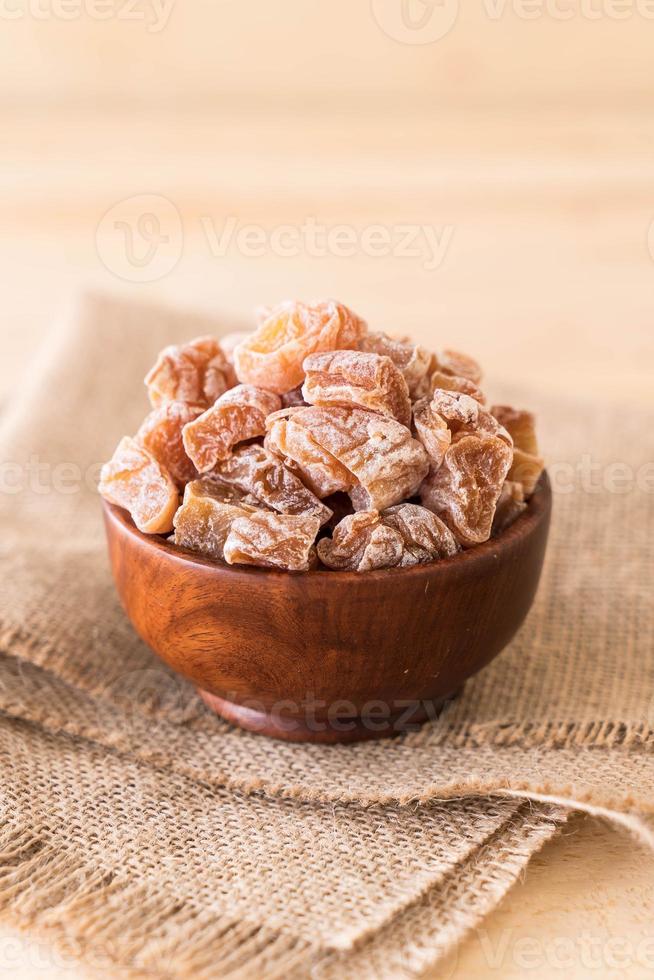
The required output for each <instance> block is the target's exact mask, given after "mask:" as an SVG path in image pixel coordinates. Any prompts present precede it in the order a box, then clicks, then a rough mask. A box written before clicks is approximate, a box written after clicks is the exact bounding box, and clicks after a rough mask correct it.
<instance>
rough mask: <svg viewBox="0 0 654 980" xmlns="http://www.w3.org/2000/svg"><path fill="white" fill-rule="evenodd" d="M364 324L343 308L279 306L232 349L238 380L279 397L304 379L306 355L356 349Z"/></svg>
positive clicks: (332, 304)
mask: <svg viewBox="0 0 654 980" xmlns="http://www.w3.org/2000/svg"><path fill="white" fill-rule="evenodd" d="M366 329H367V328H366V325H365V323H364V321H363V320H361V319H360V318H359V317H358V316H357V315H356V313H353V312H352V311H351V310H349V309H348V308H347V307H346V306H343V304H342V303H336V302H335V301H334V300H324V301H322V302H318V303H312V304H306V303H294V302H293V303H282V304H281V305H280V306H278V307H276V308H275V309H274V310H271V311H270V312H269V315H268V316H267V317H266V319H265V320H264V321H263V323H261V324H260V326H259V327H258V329H257V330H256V331H255V332H254V333H253V334H252V336H251V337H249V338H248V339H247V340H245V341H243V343H241V344H239V345H238V346H237V347H236V349H235V350H234V362H235V366H236V374H237V376H238V378H239V381H242V382H245V383H247V384H253V385H260V386H261V387H265V388H269V389H270V390H271V391H275V392H277V393H278V394H280V395H281V394H283V393H284V392H287V391H290V390H291V389H293V388H296V387H297V386H298V385H300V384H301V383H302V381H303V380H304V371H303V368H302V362H303V361H304V359H305V357H307V356H308V355H309V354H313V353H316V352H317V351H325V350H347V349H350V348H354V347H357V345H358V344H359V342H360V340H361V338H362V336H363V335H364V333H365V331H366Z"/></svg>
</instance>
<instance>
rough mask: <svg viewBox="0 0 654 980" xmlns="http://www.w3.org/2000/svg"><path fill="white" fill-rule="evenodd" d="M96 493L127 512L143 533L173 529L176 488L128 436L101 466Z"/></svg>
mask: <svg viewBox="0 0 654 980" xmlns="http://www.w3.org/2000/svg"><path fill="white" fill-rule="evenodd" d="M98 490H99V492H100V493H101V495H102V496H103V497H104V498H105V500H108V501H109V503H112V504H116V506H117V507H123V508H124V509H125V510H127V511H129V513H130V515H131V517H132V520H133V521H134V523H135V524H136V526H137V528H138V529H139V531H143V533H144V534H166V533H167V532H168V531H171V530H172V527H173V517H174V514H175V511H176V510H177V505H178V504H179V493H178V491H177V487H176V486H175V483H174V482H173V479H172V477H171V476H170V474H169V473H168V472H167V471H166V470H165V469H164V468H163V466H162V465H161V464H160V463H159V462H158V461H157V460H156V459H155V458H154V456H153V455H152V454H151V453H149V452H148V450H147V449H145V448H144V447H143V446H140V445H139V444H138V443H137V442H136V441H135V440H134V439H131V438H130V437H129V436H125V438H124V439H122V440H121V441H120V443H119V444H118V447H117V449H116V451H115V453H114V455H113V457H112V458H111V460H110V461H109V462H108V463H105V465H104V466H103V467H102V471H101V474H100V483H99V485H98Z"/></svg>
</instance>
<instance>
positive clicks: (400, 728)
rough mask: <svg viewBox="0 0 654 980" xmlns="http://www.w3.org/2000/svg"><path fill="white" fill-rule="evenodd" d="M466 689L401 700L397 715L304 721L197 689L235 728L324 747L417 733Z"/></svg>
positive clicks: (311, 717) (336, 715) (311, 716)
mask: <svg viewBox="0 0 654 980" xmlns="http://www.w3.org/2000/svg"><path fill="white" fill-rule="evenodd" d="M462 690H463V688H462V687H461V688H459V690H458V691H456V692H455V693H454V694H449V695H447V696H445V697H442V698H438V699H437V700H433V701H404V702H403V701H400V702H399V703H398V704H399V706H398V708H397V710H395V711H394V712H383V711H382V712H381V713H380V712H379V710H376V711H375V710H373V709H372V707H371V711H370V714H368V715H365V716H361V715H354V714H352V713H350V714H348V713H347V712H345V713H344V712H343V711H338V712H334V713H333V715H328V717H327V718H324V719H321V718H316V716H315V714H313V713H309V712H306V713H305V717H304V718H302V716H301V715H300V714H299V713H296V714H289V713H287V714H282V713H281V712H279V711H275V710H272V711H266V710H265V709H264V708H263V707H261V708H250V707H247V706H246V705H242V704H236V703H235V702H234V701H227V700H226V699H225V698H221V697H218V695H217V694H210V693H209V691H203V690H202V689H201V688H198V689H197V691H198V694H199V695H200V697H201V698H202V700H203V701H204V703H205V704H206V705H207V707H208V708H210V709H211V710H212V711H214V712H215V713H216V714H217V715H219V716H220V717H221V718H223V719H224V720H225V721H228V722H230V724H232V725H237V726H238V727H239V728H244V729H245V730H246V731H249V732H255V733H256V734H259V735H267V736H268V737H269V738H279V739H283V740H284V741H286V742H319V743H323V744H336V743H343V742H363V741H368V740H370V739H377V738H393V737H395V736H397V735H404V734H407V733H408V732H414V731H417V730H419V729H420V727H421V726H422V725H424V724H425V722H427V721H434V720H435V719H436V718H438V717H439V716H440V715H441V714H442V713H443V711H444V709H445V708H446V707H447V705H448V704H449V703H450V702H451V701H453V700H454V698H455V697H458V695H459V694H460V693H461V691H462ZM343 704H345V703H343ZM377 704H379V702H377Z"/></svg>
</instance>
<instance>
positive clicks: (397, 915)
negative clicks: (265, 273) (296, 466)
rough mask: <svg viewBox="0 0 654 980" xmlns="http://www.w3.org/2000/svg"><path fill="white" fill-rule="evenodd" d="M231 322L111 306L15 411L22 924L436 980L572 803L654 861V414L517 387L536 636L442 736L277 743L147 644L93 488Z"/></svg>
mask: <svg viewBox="0 0 654 980" xmlns="http://www.w3.org/2000/svg"><path fill="white" fill-rule="evenodd" d="M232 327H233V324H225V323H215V322H213V321H209V320H207V319H205V318H200V317H198V316H188V315H184V314H182V313H179V312H171V311H165V310H159V309H154V308H150V307H135V306H127V305H125V304H123V303H121V302H119V301H116V300H108V299H97V298H95V299H89V300H86V301H85V302H84V303H83V304H82V308H81V310H79V311H78V313H77V315H76V316H74V317H73V318H71V319H70V320H69V321H67V322H66V324H64V325H63V326H62V328H61V329H59V330H57V331H54V332H53V333H52V335H51V339H50V341H49V343H48V345H47V348H46V349H45V350H44V351H43V352H42V353H41V355H40V357H39V359H38V361H37V362H36V363H35V365H34V366H33V368H32V371H31V373H30V376H29V378H28V380H27V383H26V385H25V387H24V389H23V392H22V397H20V398H19V399H18V400H17V402H16V403H15V404H13V405H12V406H10V407H9V409H8V410H7V411H6V412H5V415H4V421H3V426H2V429H1V431H0V461H1V462H2V476H3V490H4V492H3V493H2V495H0V519H1V522H2V525H1V535H0V549H1V551H2V559H3V573H2V582H1V586H0V588H1V594H0V712H1V715H0V752H1V753H2V761H3V765H2V770H1V774H0V802H1V805H2V807H3V811H4V818H5V820H4V828H3V830H2V839H1V840H0V905H1V907H2V909H3V911H4V914H5V916H7V917H10V918H11V919H12V920H13V921H14V922H16V923H17V924H19V925H32V926H34V927H36V928H38V929H39V930H40V931H42V932H44V933H48V934H50V935H52V936H53V937H54V938H55V939H56V940H57V941H58V942H60V943H66V944H68V945H69V946H70V947H71V948H72V949H73V951H74V952H75V954H76V955H80V956H83V957H85V959H86V960H87V961H88V962H89V963H90V964H91V965H96V966H99V967H100V968H101V969H102V970H105V971H106V970H107V969H109V970H110V971H113V972H115V973H118V971H119V970H121V971H122V970H123V969H124V970H126V971H128V972H137V973H139V972H141V973H142V972H146V973H152V974H154V975H157V976H171V977H172V976H174V977H177V976H183V975H192V976H200V977H204V976H207V977H212V976H227V975H229V976H232V975H234V976H262V975H264V976H275V975H283V976H290V975H294V974H297V975H298V976H306V975H308V974H309V973H311V974H312V975H314V976H316V977H323V976H325V977H330V976H334V977H339V976H344V975H353V976H362V977H364V976H370V977H383V976H388V977H402V976H413V975H415V974H416V973H418V972H420V971H421V970H423V969H424V968H425V967H426V966H427V965H429V964H430V963H432V962H434V961H435V960H436V959H438V957H439V956H441V955H442V954H444V953H445V952H447V951H448V950H449V949H450V947H451V946H452V945H453V944H454V943H455V942H456V941H457V940H458V939H459V938H460V937H461V936H462V935H463V934H464V933H465V931H466V930H468V929H470V928H471V927H472V926H473V925H474V924H475V923H476V922H478V921H479V920H480V918H481V917H482V916H483V915H485V914H486V913H487V912H488V911H489V910H490V909H492V908H493V907H494V906H495V905H496V904H497V902H498V901H499V900H500V899H501V897H502V896H503V895H504V894H505V892H506V890H507V889H508V888H509V887H510V886H511V884H512V883H513V881H514V880H515V878H516V877H517V876H518V875H519V873H520V871H521V870H522V869H523V868H524V866H525V864H526V863H527V862H528V860H529V858H530V856H531V855H532V854H533V853H534V851H535V850H537V849H538V848H539V847H540V846H542V844H543V843H544V841H546V840H547V839H549V837H551V836H552V834H554V833H555V832H556V829H557V827H558V826H560V825H561V823H562V822H563V821H564V820H565V818H566V814H567V813H568V812H569V808H573V807H574V808H578V809H586V810H588V811H590V812H594V813H599V814H601V815H604V816H609V817H612V818H613V819H615V820H616V821H618V822H621V823H623V824H626V825H627V826H628V827H629V828H630V829H631V830H632V831H634V832H635V833H636V834H637V835H639V836H640V837H641V838H642V839H643V840H649V841H651V833H650V830H649V829H648V819H647V815H648V814H650V813H651V812H652V810H653V809H654V789H653V785H654V779H653V777H654V754H653V752H652V747H653V746H654V737H653V730H654V724H653V715H654V701H653V695H652V680H653V678H654V612H653V610H652V603H651V587H652V540H653V534H652V532H653V531H654V516H653V515H654V507H653V506H652V503H653V501H654V475H653V464H652V459H653V458H654V453H653V447H654V426H653V425H652V422H653V421H654V419H653V418H651V417H650V418H646V417H644V415H643V413H642V412H641V413H638V412H634V411H629V410H627V409H626V408H625V406H619V407H615V406H611V405H594V406H591V405H587V406H584V405H581V404H578V403H575V402H573V401H570V402H569V403H567V404H564V403H562V402H561V401H560V400H557V401H551V402H548V401H547V399H546V398H545V397H544V396H542V395H541V394H540V393H533V392H529V393H526V392H524V391H520V389H519V388H514V389H511V388H505V389H504V390H501V389H499V390H498V388H497V386H496V389H495V391H494V392H493V394H494V395H495V396H497V398H498V399H499V398H512V399H514V400H516V401H519V402H520V403H524V404H528V405H529V406H534V407H535V408H537V409H539V410H540V420H541V424H540V430H541V433H542V437H543V440H542V441H543V443H544V449H545V453H546V455H547V458H548V460H549V467H550V474H551V476H552V478H553V482H554V490H555V517H554V524H553V530H552V539H551V543H550V548H549V555H548V560H547V564H546V569H545V573H544V578H543V582H542V584H541V588H540V592H539V595H538V598H537V601H536V603H535V606H534V608H533V610H532V612H531V614H530V616H529V619H528V622H527V624H526V626H525V627H524V628H523V629H522V631H521V633H520V635H519V636H518V638H517V639H516V640H515V641H514V642H513V643H512V644H511V646H510V648H509V649H507V650H506V651H505V652H504V653H503V654H502V655H501V656H500V657H499V658H498V659H497V660H496V661H495V662H494V663H493V664H492V665H491V666H490V667H488V668H487V669H486V670H485V671H483V672H482V673H481V674H480V675H478V676H477V677H476V678H474V679H473V680H471V681H469V682H468V684H467V685H466V687H465V690H464V692H463V694H462V696H461V697H460V698H459V699H458V700H457V701H455V702H454V703H453V704H452V705H451V706H450V707H449V709H448V710H447V712H446V713H445V714H444V715H443V716H442V717H441V718H440V719H438V721H435V722H433V723H430V724H428V725H426V726H424V727H423V728H422V729H421V730H419V731H417V732H413V733H410V734H408V735H406V736H403V737H402V738H399V739H396V740H393V741H382V742H376V743H366V744H361V745H358V746H349V747H346V746H334V747H320V746H302V745H288V744H284V743H280V742H273V741H270V740H267V739H264V738H261V737H259V736H256V735H250V734H245V733H243V732H240V731H238V730H236V729H233V728H231V727H229V726H228V725H226V724H225V723H222V722H220V721H218V720H217V719H216V718H215V717H214V716H212V715H211V714H210V713H209V712H208V711H207V710H206V709H205V708H204V707H203V706H202V704H201V702H200V701H199V700H198V698H197V697H196V696H195V694H194V692H193V690H192V689H191V688H190V686H189V685H187V684H186V683H185V682H184V681H182V680H180V679H179V678H177V677H176V676H174V675H173V674H172V673H171V672H169V671H168V670H167V669H166V668H165V667H163V666H162V665H161V664H160V663H159V661H158V660H157V659H156V658H155V657H154V655H152V654H151V653H150V652H149V651H148V650H147V649H146V648H145V646H144V645H143V644H142V643H141V642H140V641H139V640H138V639H137V638H136V636H135V635H134V633H133V631H132V629H131V627H130V625H129V623H128V622H127V621H126V619H125V617H124V615H123V613H122V611H121V610H120V607H119V605H118V601H117V599H116V597H115V594H114V589H113V585H112V582H111V579H110V575H109V571H108V565H107V561H106V557H105V546H104V540H103V535H102V529H101V523H100V519H99V500H98V497H97V494H96V492H95V489H94V487H95V483H96V480H97V475H98V470H99V465H100V463H101V462H102V461H103V460H104V459H105V458H107V457H108V456H109V455H110V453H111V451H112V449H113V447H114V444H115V443H116V442H117V440H118V438H119V437H120V436H121V435H123V434H124V433H129V432H133V431H134V430H135V429H136V427H137V425H138V423H139V422H140V420H141V418H142V416H143V415H144V413H145V411H146V409H147V405H146V401H145V396H144V392H143V389H142V386H141V380H142V377H143V375H144V374H145V371H146V369H147V368H148V366H149V365H150V364H151V362H152V360H153V357H154V355H155V353H156V352H157V351H158V350H159V349H160V348H161V347H163V346H164V345H165V344H167V343H170V342H171V341H175V340H180V339H183V338H185V337H190V336H193V335H197V334H199V333H207V332H215V333H218V334H220V333H222V332H224V331H225V330H227V329H231V328H232ZM544 390H546V384H544ZM380 614H381V612H380ZM474 614H475V612H474V609H471V610H470V615H471V616H474ZM521 797H522V799H521Z"/></svg>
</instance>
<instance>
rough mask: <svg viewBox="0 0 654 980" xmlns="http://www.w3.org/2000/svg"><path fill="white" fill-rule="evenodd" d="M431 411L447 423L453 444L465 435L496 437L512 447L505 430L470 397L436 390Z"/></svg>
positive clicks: (511, 441) (455, 392) (454, 392)
mask: <svg viewBox="0 0 654 980" xmlns="http://www.w3.org/2000/svg"><path fill="white" fill-rule="evenodd" d="M431 409H432V411H433V412H436V413H437V414H438V415H440V416H441V418H443V419H444V420H445V421H446V422H447V425H448V428H449V430H450V432H451V433H452V441H453V442H455V441H456V440H457V439H458V438H462V437H463V436H466V435H487V436H497V437H498V438H499V439H502V440H503V441H504V442H506V444H507V445H508V446H512V445H513V440H512V439H511V436H510V435H509V433H508V432H507V431H506V429H505V428H504V427H503V426H501V425H500V424H499V422H498V421H497V419H495V418H494V417H493V416H492V415H491V413H490V412H489V411H488V410H487V409H485V408H484V407H483V406H482V405H480V404H479V402H478V401H477V400H476V399H475V398H471V397H470V395H463V394H461V393H460V392H458V391H444V390H443V389H441V388H436V389H435V391H434V393H433V395H432V400H431Z"/></svg>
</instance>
